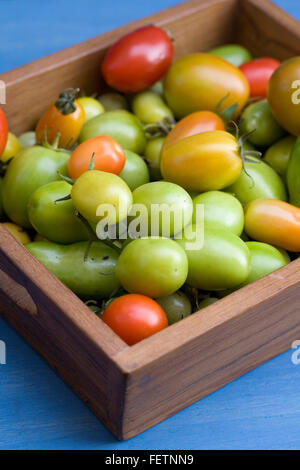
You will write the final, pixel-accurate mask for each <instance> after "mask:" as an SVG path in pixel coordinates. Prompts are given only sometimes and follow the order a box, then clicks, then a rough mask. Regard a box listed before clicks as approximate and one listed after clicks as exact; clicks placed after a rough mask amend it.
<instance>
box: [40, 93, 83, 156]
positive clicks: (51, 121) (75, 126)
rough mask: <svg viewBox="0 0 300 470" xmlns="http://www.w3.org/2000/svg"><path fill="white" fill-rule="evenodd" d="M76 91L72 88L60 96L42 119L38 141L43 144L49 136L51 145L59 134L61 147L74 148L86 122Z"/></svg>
mask: <svg viewBox="0 0 300 470" xmlns="http://www.w3.org/2000/svg"><path fill="white" fill-rule="evenodd" d="M77 91H78V90H76V89H74V88H70V89H68V90H66V91H64V92H62V93H61V94H60V95H59V98H58V100H57V101H56V102H55V103H53V104H51V105H50V107H49V108H48V109H47V111H46V112H45V114H43V116H42V117H41V118H40V120H39V122H38V123H37V126H36V128H35V134H36V141H37V142H38V143H42V142H43V141H44V138H45V133H46V134H47V140H48V142H49V143H51V144H52V143H53V142H54V139H55V138H56V137H57V134H58V132H59V133H60V134H59V147H62V148H67V147H69V148H70V147H72V146H73V145H74V144H75V143H76V142H77V139H78V137H79V134H80V131H81V128H82V126H83V124H84V121H85V113H84V109H83V107H82V106H81V104H80V103H78V101H77V100H75V97H76V94H77Z"/></svg>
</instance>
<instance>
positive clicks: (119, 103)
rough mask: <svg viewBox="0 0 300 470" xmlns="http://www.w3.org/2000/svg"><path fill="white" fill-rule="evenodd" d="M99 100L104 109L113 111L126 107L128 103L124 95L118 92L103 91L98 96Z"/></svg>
mask: <svg viewBox="0 0 300 470" xmlns="http://www.w3.org/2000/svg"><path fill="white" fill-rule="evenodd" d="M98 99H99V101H100V103H101V104H102V106H103V107H104V109H105V111H115V110H116V109H125V110H126V109H128V103H127V100H126V98H125V96H123V95H121V94H120V93H114V92H111V93H104V94H103V95H101V96H99V98H98Z"/></svg>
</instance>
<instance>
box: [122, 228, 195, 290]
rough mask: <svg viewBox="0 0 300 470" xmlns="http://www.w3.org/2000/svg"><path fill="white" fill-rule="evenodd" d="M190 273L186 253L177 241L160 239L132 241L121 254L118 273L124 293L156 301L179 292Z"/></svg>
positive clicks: (151, 238) (150, 238)
mask: <svg viewBox="0 0 300 470" xmlns="http://www.w3.org/2000/svg"><path fill="white" fill-rule="evenodd" d="M187 273H188V262H187V257H186V254H185V252H184V250H183V249H182V248H181V247H180V246H179V245H178V244H177V243H176V242H175V241H174V240H170V239H169V238H160V237H149V238H139V239H137V240H133V241H132V242H131V243H129V244H128V245H127V246H125V248H124V250H123V251H122V253H121V255H120V257H119V260H118V263H117V269H116V275H117V278H118V279H119V281H120V283H121V285H122V287H124V289H126V290H127V291H128V292H131V293H136V294H144V295H148V296H149V297H153V298H156V297H163V296H166V295H170V294H173V293H174V292H176V291H177V290H178V289H180V287H181V286H182V285H183V284H184V283H185V281H186V277H187Z"/></svg>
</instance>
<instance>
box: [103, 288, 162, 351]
mask: <svg viewBox="0 0 300 470" xmlns="http://www.w3.org/2000/svg"><path fill="white" fill-rule="evenodd" d="M101 319H102V320H103V321H104V323H106V324H107V325H108V326H109V327H110V328H111V329H112V330H113V331H114V332H115V333H116V334H117V335H118V336H120V338H122V339H123V341H125V343H127V344H129V346H132V345H133V344H136V343H138V342H140V341H142V340H143V339H146V338H148V337H149V336H152V335H154V334H155V333H157V332H158V331H161V330H163V329H164V328H166V327H167V326H168V320H167V317H166V314H165V312H164V311H163V309H162V308H161V307H160V305H158V303H157V302H155V300H153V299H150V298H149V297H146V296H145V295H140V294H127V295H122V296H121V297H118V298H116V299H115V300H113V301H112V302H111V303H110V304H109V305H108V307H106V309H105V310H104V312H103V315H102V317H101Z"/></svg>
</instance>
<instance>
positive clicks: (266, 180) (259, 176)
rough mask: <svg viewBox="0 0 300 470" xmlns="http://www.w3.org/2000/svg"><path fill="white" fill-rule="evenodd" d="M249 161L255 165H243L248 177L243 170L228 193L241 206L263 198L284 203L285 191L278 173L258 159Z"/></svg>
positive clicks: (247, 163) (248, 163)
mask: <svg viewBox="0 0 300 470" xmlns="http://www.w3.org/2000/svg"><path fill="white" fill-rule="evenodd" d="M251 160H254V162H257V163H252V162H245V163H244V165H245V168H246V171H247V173H248V175H250V176H248V175H247V174H246V173H245V170H243V171H242V173H241V175H240V176H239V178H238V179H237V180H236V182H235V183H233V184H232V185H231V186H229V187H228V188H227V189H228V191H230V192H232V193H233V194H234V195H235V196H236V197H237V198H238V199H239V201H240V202H241V203H242V204H243V205H246V204H248V202H251V201H254V200H255V199H264V198H268V199H280V200H281V201H286V199H287V194H286V189H285V186H284V183H283V181H282V179H281V178H280V176H279V175H278V173H276V171H275V170H273V168H271V167H270V166H269V165H268V164H267V163H265V162H264V161H262V160H260V159H259V158H256V157H251Z"/></svg>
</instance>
